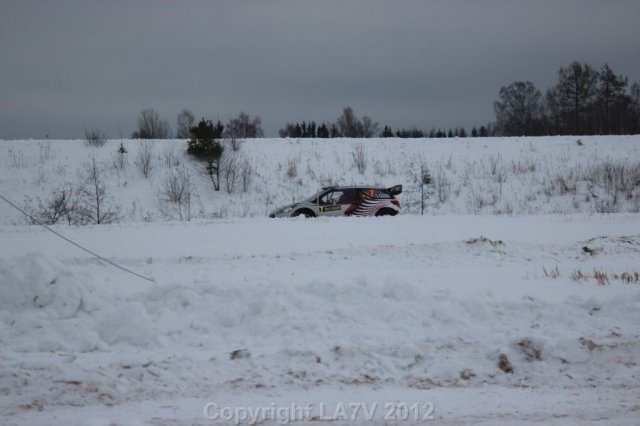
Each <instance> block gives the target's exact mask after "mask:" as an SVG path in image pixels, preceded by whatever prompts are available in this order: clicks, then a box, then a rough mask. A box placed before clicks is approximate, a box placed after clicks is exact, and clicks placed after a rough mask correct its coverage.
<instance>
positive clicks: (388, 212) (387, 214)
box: [376, 208, 398, 216]
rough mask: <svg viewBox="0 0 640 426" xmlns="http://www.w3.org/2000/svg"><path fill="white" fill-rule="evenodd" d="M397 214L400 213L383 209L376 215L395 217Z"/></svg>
mask: <svg viewBox="0 0 640 426" xmlns="http://www.w3.org/2000/svg"><path fill="white" fill-rule="evenodd" d="M397 214H398V212H397V211H395V210H393V209H390V208H383V209H380V210H378V212H377V213H376V216H395V215H397Z"/></svg>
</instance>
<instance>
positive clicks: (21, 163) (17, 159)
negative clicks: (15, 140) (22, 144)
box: [8, 148, 29, 169]
mask: <svg viewBox="0 0 640 426" xmlns="http://www.w3.org/2000/svg"><path fill="white" fill-rule="evenodd" d="M8 153H9V166H10V167H11V168H14V169H22V168H24V167H29V162H28V161H27V160H26V159H25V157H24V152H22V150H14V149H11V148H9V151H8Z"/></svg>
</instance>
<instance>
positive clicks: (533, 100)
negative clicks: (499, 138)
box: [493, 81, 543, 136]
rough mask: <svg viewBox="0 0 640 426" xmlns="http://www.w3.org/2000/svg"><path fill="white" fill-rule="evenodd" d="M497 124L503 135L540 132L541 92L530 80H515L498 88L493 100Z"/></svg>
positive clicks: (525, 134)
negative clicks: (495, 99) (497, 95)
mask: <svg viewBox="0 0 640 426" xmlns="http://www.w3.org/2000/svg"><path fill="white" fill-rule="evenodd" d="M493 109H494V110H495V112H496V120H497V125H498V128H499V129H500V131H501V132H502V133H503V134H504V135H505V136H533V135H538V134H540V133H542V116H543V115H542V94H541V93H540V91H539V90H538V89H536V88H535V86H534V85H533V83H532V82H530V81H526V82H525V81H516V82H513V83H511V84H510V85H509V86H507V87H502V88H500V100H499V101H496V102H494V104H493Z"/></svg>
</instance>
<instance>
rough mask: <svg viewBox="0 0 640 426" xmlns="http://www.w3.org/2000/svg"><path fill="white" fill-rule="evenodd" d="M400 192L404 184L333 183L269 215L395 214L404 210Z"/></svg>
mask: <svg viewBox="0 0 640 426" xmlns="http://www.w3.org/2000/svg"><path fill="white" fill-rule="evenodd" d="M400 193H402V185H396V186H393V187H391V188H376V187H373V186H330V187H326V188H322V190H321V191H319V192H318V193H316V194H315V195H313V196H311V197H309V198H307V199H306V200H303V201H301V202H299V203H294V204H289V205H287V206H284V207H280V208H279V209H276V210H274V211H273V212H271V214H269V217H296V216H305V217H318V216H395V215H397V214H398V213H400V202H399V201H398V200H396V198H395V196H396V195H398V194H400Z"/></svg>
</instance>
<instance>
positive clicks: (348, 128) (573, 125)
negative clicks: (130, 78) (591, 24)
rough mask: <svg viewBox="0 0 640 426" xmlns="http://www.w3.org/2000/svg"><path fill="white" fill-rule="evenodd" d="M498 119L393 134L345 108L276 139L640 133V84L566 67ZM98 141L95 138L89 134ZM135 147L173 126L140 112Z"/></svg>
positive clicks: (607, 71)
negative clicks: (330, 119) (545, 86)
mask: <svg viewBox="0 0 640 426" xmlns="http://www.w3.org/2000/svg"><path fill="white" fill-rule="evenodd" d="M493 109H494V112H495V116H496V119H495V121H494V122H491V123H487V124H486V125H482V126H479V127H473V128H472V129H471V130H470V131H469V132H467V130H466V129H465V128H464V127H454V128H449V129H448V130H447V129H440V128H435V127H431V129H430V130H428V131H427V130H423V129H420V128H418V127H415V126H414V127H410V128H399V129H396V130H393V129H392V128H391V127H390V126H387V125H385V126H384V127H383V128H382V129H381V128H380V124H379V123H378V122H376V121H373V120H372V119H371V118H370V117H369V116H367V115H364V116H362V118H360V117H359V116H358V115H356V113H355V112H354V110H353V108H351V107H349V106H347V107H345V108H343V110H342V113H341V115H340V116H339V117H338V118H337V119H336V121H335V122H326V121H322V122H319V121H315V120H308V121H302V122H287V123H286V124H285V125H284V127H282V128H281V129H280V130H279V131H278V135H279V136H280V137H282V138H287V137H288V138H338V137H345V138H373V137H382V138H389V137H397V138H452V137H469V136H470V137H488V136H551V135H569V134H573V135H608V134H637V133H640V84H638V83H637V82H634V83H633V84H631V85H629V79H628V78H627V77H624V76H622V75H617V74H616V73H614V72H613V70H612V69H611V68H610V67H609V66H608V65H607V64H605V65H603V66H602V67H601V68H600V70H596V69H595V68H593V67H592V66H591V65H589V64H581V63H579V62H573V63H571V64H570V65H568V66H566V67H561V68H560V70H559V72H558V82H557V83H556V84H555V85H554V86H553V87H551V88H549V89H547V91H546V92H545V94H544V95H543V94H542V92H541V91H540V90H539V89H537V88H536V87H535V85H534V84H533V83H532V82H530V81H514V82H513V83H511V84H510V85H508V86H504V87H501V88H500V90H499V93H498V100H496V101H495V102H494V104H493ZM211 124H212V126H214V128H215V133H216V135H219V137H221V138H230V139H245V138H259V137H264V131H263V130H262V122H261V119H260V116H259V115H257V116H255V117H251V116H250V115H248V114H247V113H245V112H240V113H239V114H238V116H237V117H233V118H231V119H229V120H228V121H227V122H226V123H224V124H223V123H222V122H221V121H220V120H217V121H216V122H215V123H213V122H212V123H211ZM194 126H195V117H194V115H193V113H192V112H191V111H190V110H188V109H183V110H182V111H181V112H180V114H178V117H177V121H176V132H175V138H178V139H188V138H190V137H191V129H192V128H193V127H194ZM92 132H93V133H94V134H95V131H92ZM131 137H132V138H134V139H168V138H172V137H173V133H172V131H171V126H170V125H169V122H168V121H167V120H165V119H161V118H160V116H159V114H158V113H157V111H155V110H154V109H152V108H149V109H145V110H143V111H141V112H140V114H139V116H138V120H137V129H136V131H134V132H133V134H132V135H131Z"/></svg>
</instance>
